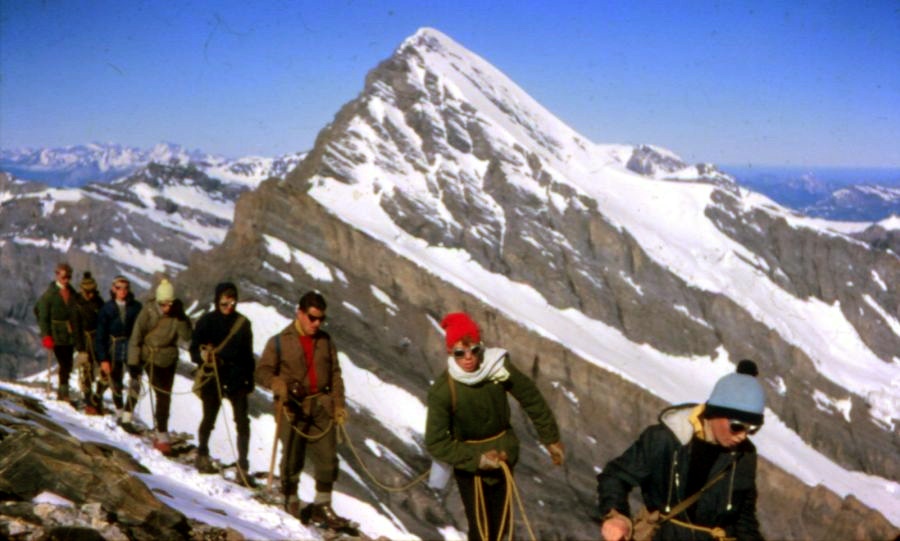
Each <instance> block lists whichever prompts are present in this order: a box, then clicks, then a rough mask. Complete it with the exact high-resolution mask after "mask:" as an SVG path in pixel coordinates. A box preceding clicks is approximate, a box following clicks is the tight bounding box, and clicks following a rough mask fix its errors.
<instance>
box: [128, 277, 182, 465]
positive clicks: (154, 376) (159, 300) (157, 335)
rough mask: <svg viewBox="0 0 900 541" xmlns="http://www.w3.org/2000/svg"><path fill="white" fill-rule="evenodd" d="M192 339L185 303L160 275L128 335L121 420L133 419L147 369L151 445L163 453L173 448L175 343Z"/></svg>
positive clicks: (130, 420) (176, 350)
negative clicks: (125, 398)
mask: <svg viewBox="0 0 900 541" xmlns="http://www.w3.org/2000/svg"><path fill="white" fill-rule="evenodd" d="M190 339H191V321H190V320H189V319H188V317H187V315H186V314H185V313H184V305H183V304H182V302H181V300H180V299H178V298H176V297H175V287H174V286H173V285H172V283H171V282H169V281H168V280H166V279H165V278H163V279H162V280H161V281H160V283H159V285H158V286H157V288H156V296H155V297H154V298H153V299H150V300H148V301H147V303H146V304H144V306H143V308H141V311H140V313H139V314H138V317H137V320H135V322H134V329H133V330H132V331H131V338H130V339H129V340H128V374H129V376H130V379H129V382H128V402H127V403H126V404H125V413H123V414H122V422H123V424H125V425H126V428H127V427H128V425H130V424H131V422H132V415H133V412H134V407H135V405H136V404H137V401H138V398H139V397H140V393H141V370H142V369H143V370H146V372H147V376H148V380H149V383H150V391H149V393H150V396H151V398H154V397H155V411H154V412H153V418H154V423H155V428H156V434H155V436H154V440H153V446H154V447H155V448H156V449H157V450H159V451H160V452H161V453H162V454H164V455H168V454H169V453H171V451H172V442H171V437H170V436H169V407H170V406H171V404H172V385H173V383H174V382H175V369H176V368H177V366H178V343H179V342H188V341H190Z"/></svg>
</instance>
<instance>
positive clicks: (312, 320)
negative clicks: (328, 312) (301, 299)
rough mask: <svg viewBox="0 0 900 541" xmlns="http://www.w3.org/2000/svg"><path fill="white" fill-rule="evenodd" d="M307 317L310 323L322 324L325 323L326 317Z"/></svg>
mask: <svg viewBox="0 0 900 541" xmlns="http://www.w3.org/2000/svg"><path fill="white" fill-rule="evenodd" d="M306 317H308V318H309V321H310V323H315V322H316V321H321V322H322V323H325V316H324V315H321V316H314V315H312V314H306Z"/></svg>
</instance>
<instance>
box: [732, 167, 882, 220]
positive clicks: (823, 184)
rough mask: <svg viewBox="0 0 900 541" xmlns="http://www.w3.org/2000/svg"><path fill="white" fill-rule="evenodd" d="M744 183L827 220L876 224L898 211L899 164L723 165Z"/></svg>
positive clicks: (795, 208) (787, 204)
mask: <svg viewBox="0 0 900 541" xmlns="http://www.w3.org/2000/svg"><path fill="white" fill-rule="evenodd" d="M721 169H722V170H723V171H725V172H726V173H728V174H729V175H731V176H733V177H734V178H735V180H736V181H737V182H738V184H740V185H741V186H745V187H747V188H750V189H751V190H754V191H757V192H759V193H762V194H764V195H766V196H768V197H770V198H771V199H772V200H774V201H776V202H778V203H779V204H781V205H784V206H786V207H789V208H791V209H793V210H796V211H798V212H801V213H803V214H806V215H807V216H814V217H816V218H825V219H828V220H841V221H852V222H877V221H880V220H884V219H885V218H888V217H890V216H892V215H900V168H867V167H860V168H856V167H841V168H836V167H811V168H809V167H807V168H801V167H773V166H765V167H758V166H754V167H747V166H727V165H725V166H722V167H721Z"/></svg>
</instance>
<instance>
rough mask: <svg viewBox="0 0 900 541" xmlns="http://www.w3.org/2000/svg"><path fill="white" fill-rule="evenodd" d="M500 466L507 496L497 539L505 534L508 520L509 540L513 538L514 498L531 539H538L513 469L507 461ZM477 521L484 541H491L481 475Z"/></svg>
mask: <svg viewBox="0 0 900 541" xmlns="http://www.w3.org/2000/svg"><path fill="white" fill-rule="evenodd" d="M500 468H501V469H503V475H504V477H505V479H506V497H505V498H504V500H503V515H502V516H503V519H502V520H501V521H500V528H499V529H498V530H497V531H498V534H497V541H500V538H501V537H502V536H503V529H504V528H505V527H506V521H507V519H508V520H509V526H510V528H509V541H512V539H513V522H514V519H515V517H514V507H513V504H512V503H513V499H515V501H516V502H517V503H518V505H519V513H520V514H521V515H522V522H523V523H524V524H525V529H527V530H528V535H529V538H530V539H531V541H537V538H536V537H535V535H534V531H533V530H532V529H531V524H530V523H529V522H528V515H527V514H526V513H525V505H524V504H523V503H522V496H520V495H519V488H518V487H517V486H516V481H515V479H514V478H513V474H512V470H510V469H509V466H508V465H507V464H506V462H500ZM475 522H476V524H477V526H478V534H479V535H480V536H481V539H482V541H490V540H489V539H488V537H489V535H490V529H489V525H488V511H487V502H486V501H485V499H484V486H483V485H482V481H481V475H478V474H476V475H475Z"/></svg>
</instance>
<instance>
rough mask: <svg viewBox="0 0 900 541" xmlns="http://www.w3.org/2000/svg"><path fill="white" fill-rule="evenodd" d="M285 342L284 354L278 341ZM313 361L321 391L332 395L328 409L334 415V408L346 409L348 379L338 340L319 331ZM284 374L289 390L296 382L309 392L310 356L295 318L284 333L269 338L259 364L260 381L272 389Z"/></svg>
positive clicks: (257, 373)
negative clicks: (340, 357)
mask: <svg viewBox="0 0 900 541" xmlns="http://www.w3.org/2000/svg"><path fill="white" fill-rule="evenodd" d="M276 338H277V339H279V340H280V342H281V355H280V358H279V355H278V352H277V351H276V349H277V348H276V344H275V340H276ZM313 339H314V345H313V362H314V363H315V367H316V380H317V386H318V389H319V392H323V393H325V394H327V395H328V396H330V397H331V400H330V401H327V402H330V403H331V407H329V408H328V412H329V414H331V415H334V408H344V407H345V405H344V378H343V377H341V367H340V365H339V364H338V358H337V352H336V351H335V348H334V342H332V340H331V337H330V336H329V335H328V333H326V332H324V331H321V330H320V331H319V332H317V333H316V335H315V336H313ZM275 376H281V377H282V378H284V380H285V382H286V383H287V386H288V389H290V388H291V387H292V385H293V384H294V383H295V382H299V383H300V384H301V385H302V386H303V390H304V391H305V394H307V395H308V394H309V378H308V377H307V370H306V355H305V354H304V352H303V346H301V345H300V333H299V332H298V331H297V327H296V325H295V321H292V322H291V323H290V324H289V325H288V326H287V327H285V328H284V329H283V330H282V331H281V332H280V333H278V334H276V335H275V336H273V337H271V338H269V341H268V342H266V347H265V349H263V353H262V357H260V358H259V363H258V364H257V366H256V381H257V383H259V384H260V385H262V386H263V387H265V388H266V389H270V388H271V385H272V378H274V377H275Z"/></svg>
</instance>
